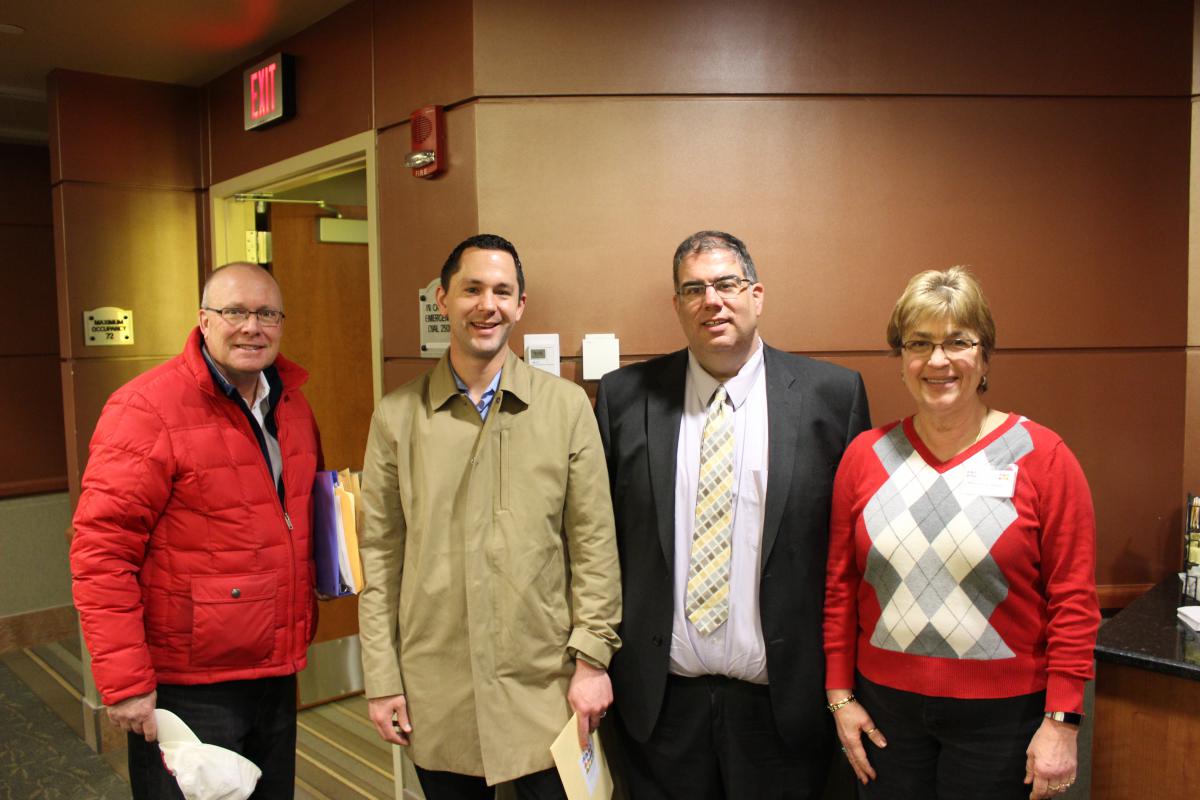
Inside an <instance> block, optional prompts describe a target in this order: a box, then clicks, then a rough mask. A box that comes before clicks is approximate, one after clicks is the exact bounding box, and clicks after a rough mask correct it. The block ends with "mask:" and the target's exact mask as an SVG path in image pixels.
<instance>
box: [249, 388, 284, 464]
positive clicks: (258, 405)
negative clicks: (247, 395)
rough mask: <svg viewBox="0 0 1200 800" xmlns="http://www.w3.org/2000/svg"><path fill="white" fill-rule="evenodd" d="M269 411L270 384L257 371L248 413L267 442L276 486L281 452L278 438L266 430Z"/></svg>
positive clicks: (281, 459)
mask: <svg viewBox="0 0 1200 800" xmlns="http://www.w3.org/2000/svg"><path fill="white" fill-rule="evenodd" d="M270 411H271V384H269V383H267V376H266V375H264V374H262V373H261V372H260V373H258V390H257V392H256V394H255V395H254V402H253V403H251V404H250V413H251V414H252V415H253V416H254V419H255V420H256V421H257V422H258V427H259V430H261V431H262V433H263V439H265V440H266V442H267V455H268V456H269V458H270V461H271V477H273V478H274V479H275V485H276V486H278V485H279V473H280V472H282V471H283V454H282V453H281V452H280V450H279V440H278V439H276V438H275V437H274V436H272V435H271V432H270V431H269V430H267V414H269V413H270Z"/></svg>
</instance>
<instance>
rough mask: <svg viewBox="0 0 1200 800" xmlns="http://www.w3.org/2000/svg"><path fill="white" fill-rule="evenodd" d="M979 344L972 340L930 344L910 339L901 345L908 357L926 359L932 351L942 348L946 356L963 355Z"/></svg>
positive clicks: (952, 340) (927, 341)
mask: <svg viewBox="0 0 1200 800" xmlns="http://www.w3.org/2000/svg"><path fill="white" fill-rule="evenodd" d="M978 346H979V342H977V341H974V340H972V339H961V338H955V339H947V340H945V341H944V342H931V341H929V340H928V339H910V340H908V341H907V342H905V343H904V344H903V347H904V352H906V353H908V354H909V355H910V356H917V357H919V358H928V357H929V356H931V355H933V351H934V350H936V349H937V348H939V347H940V348H942V352H943V353H945V354H946V355H948V356H952V355H958V354H959V353H965V352H967V351H968V350H970V349H972V348H974V347H978Z"/></svg>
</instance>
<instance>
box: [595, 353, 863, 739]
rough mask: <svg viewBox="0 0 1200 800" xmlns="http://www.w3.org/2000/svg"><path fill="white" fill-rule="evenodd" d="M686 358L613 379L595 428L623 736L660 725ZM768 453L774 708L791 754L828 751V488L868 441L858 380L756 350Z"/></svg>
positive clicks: (607, 380) (766, 557) (765, 603)
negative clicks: (616, 628) (618, 603)
mask: <svg viewBox="0 0 1200 800" xmlns="http://www.w3.org/2000/svg"><path fill="white" fill-rule="evenodd" d="M687 363H688V359H687V351H686V350H681V351H679V352H677V353H672V354H671V355H667V356H663V357H661V358H657V359H654V360H652V361H647V362H644V363H641V364H635V365H633V366H629V367H625V368H624V369H620V370H617V371H616V372H610V373H609V374H607V375H605V376H604V379H603V380H602V381H601V382H600V389H599V393H598V394H597V397H596V417H597V421H598V422H599V425H600V436H601V438H602V439H603V441H604V452H605V455H606V456H607V458H608V474H609V480H610V482H611V488H612V499H613V509H614V512H615V514H616V523H617V543H618V548H619V550H620V555H621V584H622V589H623V590H624V614H623V617H624V622H623V623H622V626H621V640H622V647H621V650H620V651H619V652H618V653H617V655H616V656H615V657H614V659H613V663H612V665H611V668H610V671H611V675H612V682H613V692H614V697H615V703H616V706H617V710H618V711H619V713H620V716H621V719H622V722H623V723H624V725H625V727H626V729H627V730H628V732H629V734H630V735H631V736H632V737H633V738H634V739H636V740H638V741H645V740H646V739H647V738H648V737H649V736H650V733H651V731H653V729H654V725H655V723H656V721H657V719H658V715H659V710H660V708H661V707H662V701H663V692H664V691H665V687H666V680H667V669H668V666H669V663H670V648H671V626H672V618H673V609H672V592H671V589H672V585H673V584H672V576H671V573H672V564H673V563H674V562H673V558H674V551H675V456H676V452H677V449H678V443H679V423H680V420H681V418H682V416H683V400H684V387H685V381H686V373H687ZM763 363H764V367H765V368H766V380H767V414H768V425H769V431H770V433H769V435H770V444H769V453H768V463H767V468H768V476H767V507H766V513H765V518H764V523H763V534H762V551H761V552H762V565H761V569H762V578H761V583H760V588H759V610H760V613H761V615H762V630H763V638H764V640H765V642H766V647H767V673H768V678H769V681H770V691H771V707H772V710H773V711H774V714H775V722H776V725H777V727H778V729H779V733H780V735H781V736H782V737H783V738H784V740H785V741H786V742H787V743H788V744H789V745H790V746H792V747H794V748H802V747H826V746H828V743H829V742H830V739H829V733H830V731H831V730H832V729H831V727H830V725H829V720H828V717H829V713H828V712H827V711H826V710H825V655H824V652H823V649H822V638H821V625H822V608H823V602H824V597H825V561H826V557H827V554H828V542H829V504H830V497H831V494H832V491H833V475H834V472H835V471H836V469H837V466H838V462H839V461H840V460H841V457H842V452H843V451H844V450H845V449H846V445H848V444H849V443H850V440H851V439H853V438H854V437H855V436H857V435H858V434H859V433H860V432H862V431H864V430H867V429H868V428H870V427H871V422H870V412H869V410H868V408H867V395H866V390H865V389H864V388H863V382H862V378H861V377H860V376H859V374H858V373H857V372H853V371H851V370H848V369H844V368H842V367H838V366H834V365H832V364H827V363H824V362H821V361H814V360H812V359H809V358H804V357H802V356H795V355H791V354H788V353H784V352H782V351H779V350H775V349H773V348H770V347H767V348H766V350H765V352H764V362H763Z"/></svg>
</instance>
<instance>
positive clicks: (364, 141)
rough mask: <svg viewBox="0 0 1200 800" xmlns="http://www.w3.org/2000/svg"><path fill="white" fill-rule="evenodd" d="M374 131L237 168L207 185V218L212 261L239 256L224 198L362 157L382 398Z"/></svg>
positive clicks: (374, 366) (374, 369)
mask: <svg viewBox="0 0 1200 800" xmlns="http://www.w3.org/2000/svg"><path fill="white" fill-rule="evenodd" d="M375 142H376V135H375V131H374V130H369V131H365V132H363V133H359V134H355V135H354V136H348V137H346V138H345V139H341V140H339V141H336V142H332V143H331V144H327V145H324V146H322V147H318V148H316V149H315V150H309V151H308V152H306V153H301V154H299V155H296V156H292V157H291V158H285V159H283V160H282V161H277V162H275V163H274V164H268V165H267V166H265V167H260V168H259V169H256V170H251V171H250V172H246V173H243V174H241V175H238V176H236V177H233V178H230V179H229V180H224V181H221V182H220V183H214V184H213V185H212V186H210V187H209V189H208V215H209V216H208V218H209V220H210V221H211V241H210V245H211V246H212V254H213V262H212V263H213V264H214V266H215V265H220V264H227V263H229V262H230V261H237V260H240V258H239V257H238V256H240V255H241V254H233V253H230V252H229V251H228V246H227V240H226V231H225V226H226V215H225V214H224V213H223V210H224V207H225V205H226V204H227V203H233V202H235V201H234V200H233V199H232V198H233V195H235V194H241V193H244V192H252V191H255V190H257V189H260V188H261V187H263V186H271V185H274V184H278V183H283V182H285V181H291V180H293V179H296V178H302V177H303V176H305V175H309V174H313V173H318V172H321V171H324V170H328V169H331V168H334V167H337V166H338V165H340V164H345V163H348V162H355V161H363V162H365V165H366V175H367V275H368V281H367V282H368V285H369V289H370V309H369V311H370V314H371V388H372V390H373V391H374V396H375V402H376V403H378V402H379V400H380V398H382V397H383V317H382V307H381V305H382V301H381V293H380V278H379V213H378V195H377V192H376V185H377V182H376V174H375V168H376V155H375Z"/></svg>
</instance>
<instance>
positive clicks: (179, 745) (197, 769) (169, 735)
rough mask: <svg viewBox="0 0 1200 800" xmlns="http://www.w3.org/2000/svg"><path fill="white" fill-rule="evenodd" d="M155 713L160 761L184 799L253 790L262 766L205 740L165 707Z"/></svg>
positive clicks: (242, 799) (225, 797)
mask: <svg viewBox="0 0 1200 800" xmlns="http://www.w3.org/2000/svg"><path fill="white" fill-rule="evenodd" d="M154 717H155V720H156V721H157V723H158V749H159V750H161V751H162V755H163V763H164V764H166V765H167V771H168V772H170V773H171V774H172V775H174V776H175V781H176V782H177V783H178V784H179V789H180V790H181V791H182V792H183V796H184V797H185V798H186V799H187V800H246V798H248V797H249V796H250V795H251V794H252V793H253V792H254V787H255V786H257V785H258V779H259V778H260V777H262V770H260V769H259V768H258V767H257V766H256V765H255V764H254V762H253V761H251V760H250V759H248V758H246V757H245V756H242V755H241V754H239V753H235V752H233V751H232V750H226V749H225V748H224V747H218V746H216V745H215V744H204V743H203V742H201V741H200V738H199V737H198V736H196V734H195V733H194V732H193V731H192V729H191V728H189V727H188V726H187V723H185V722H184V721H183V720H181V719H180V718H179V717H177V716H176V715H175V714H173V713H171V712H170V711H167V710H166V709H162V708H156V709H154Z"/></svg>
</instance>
